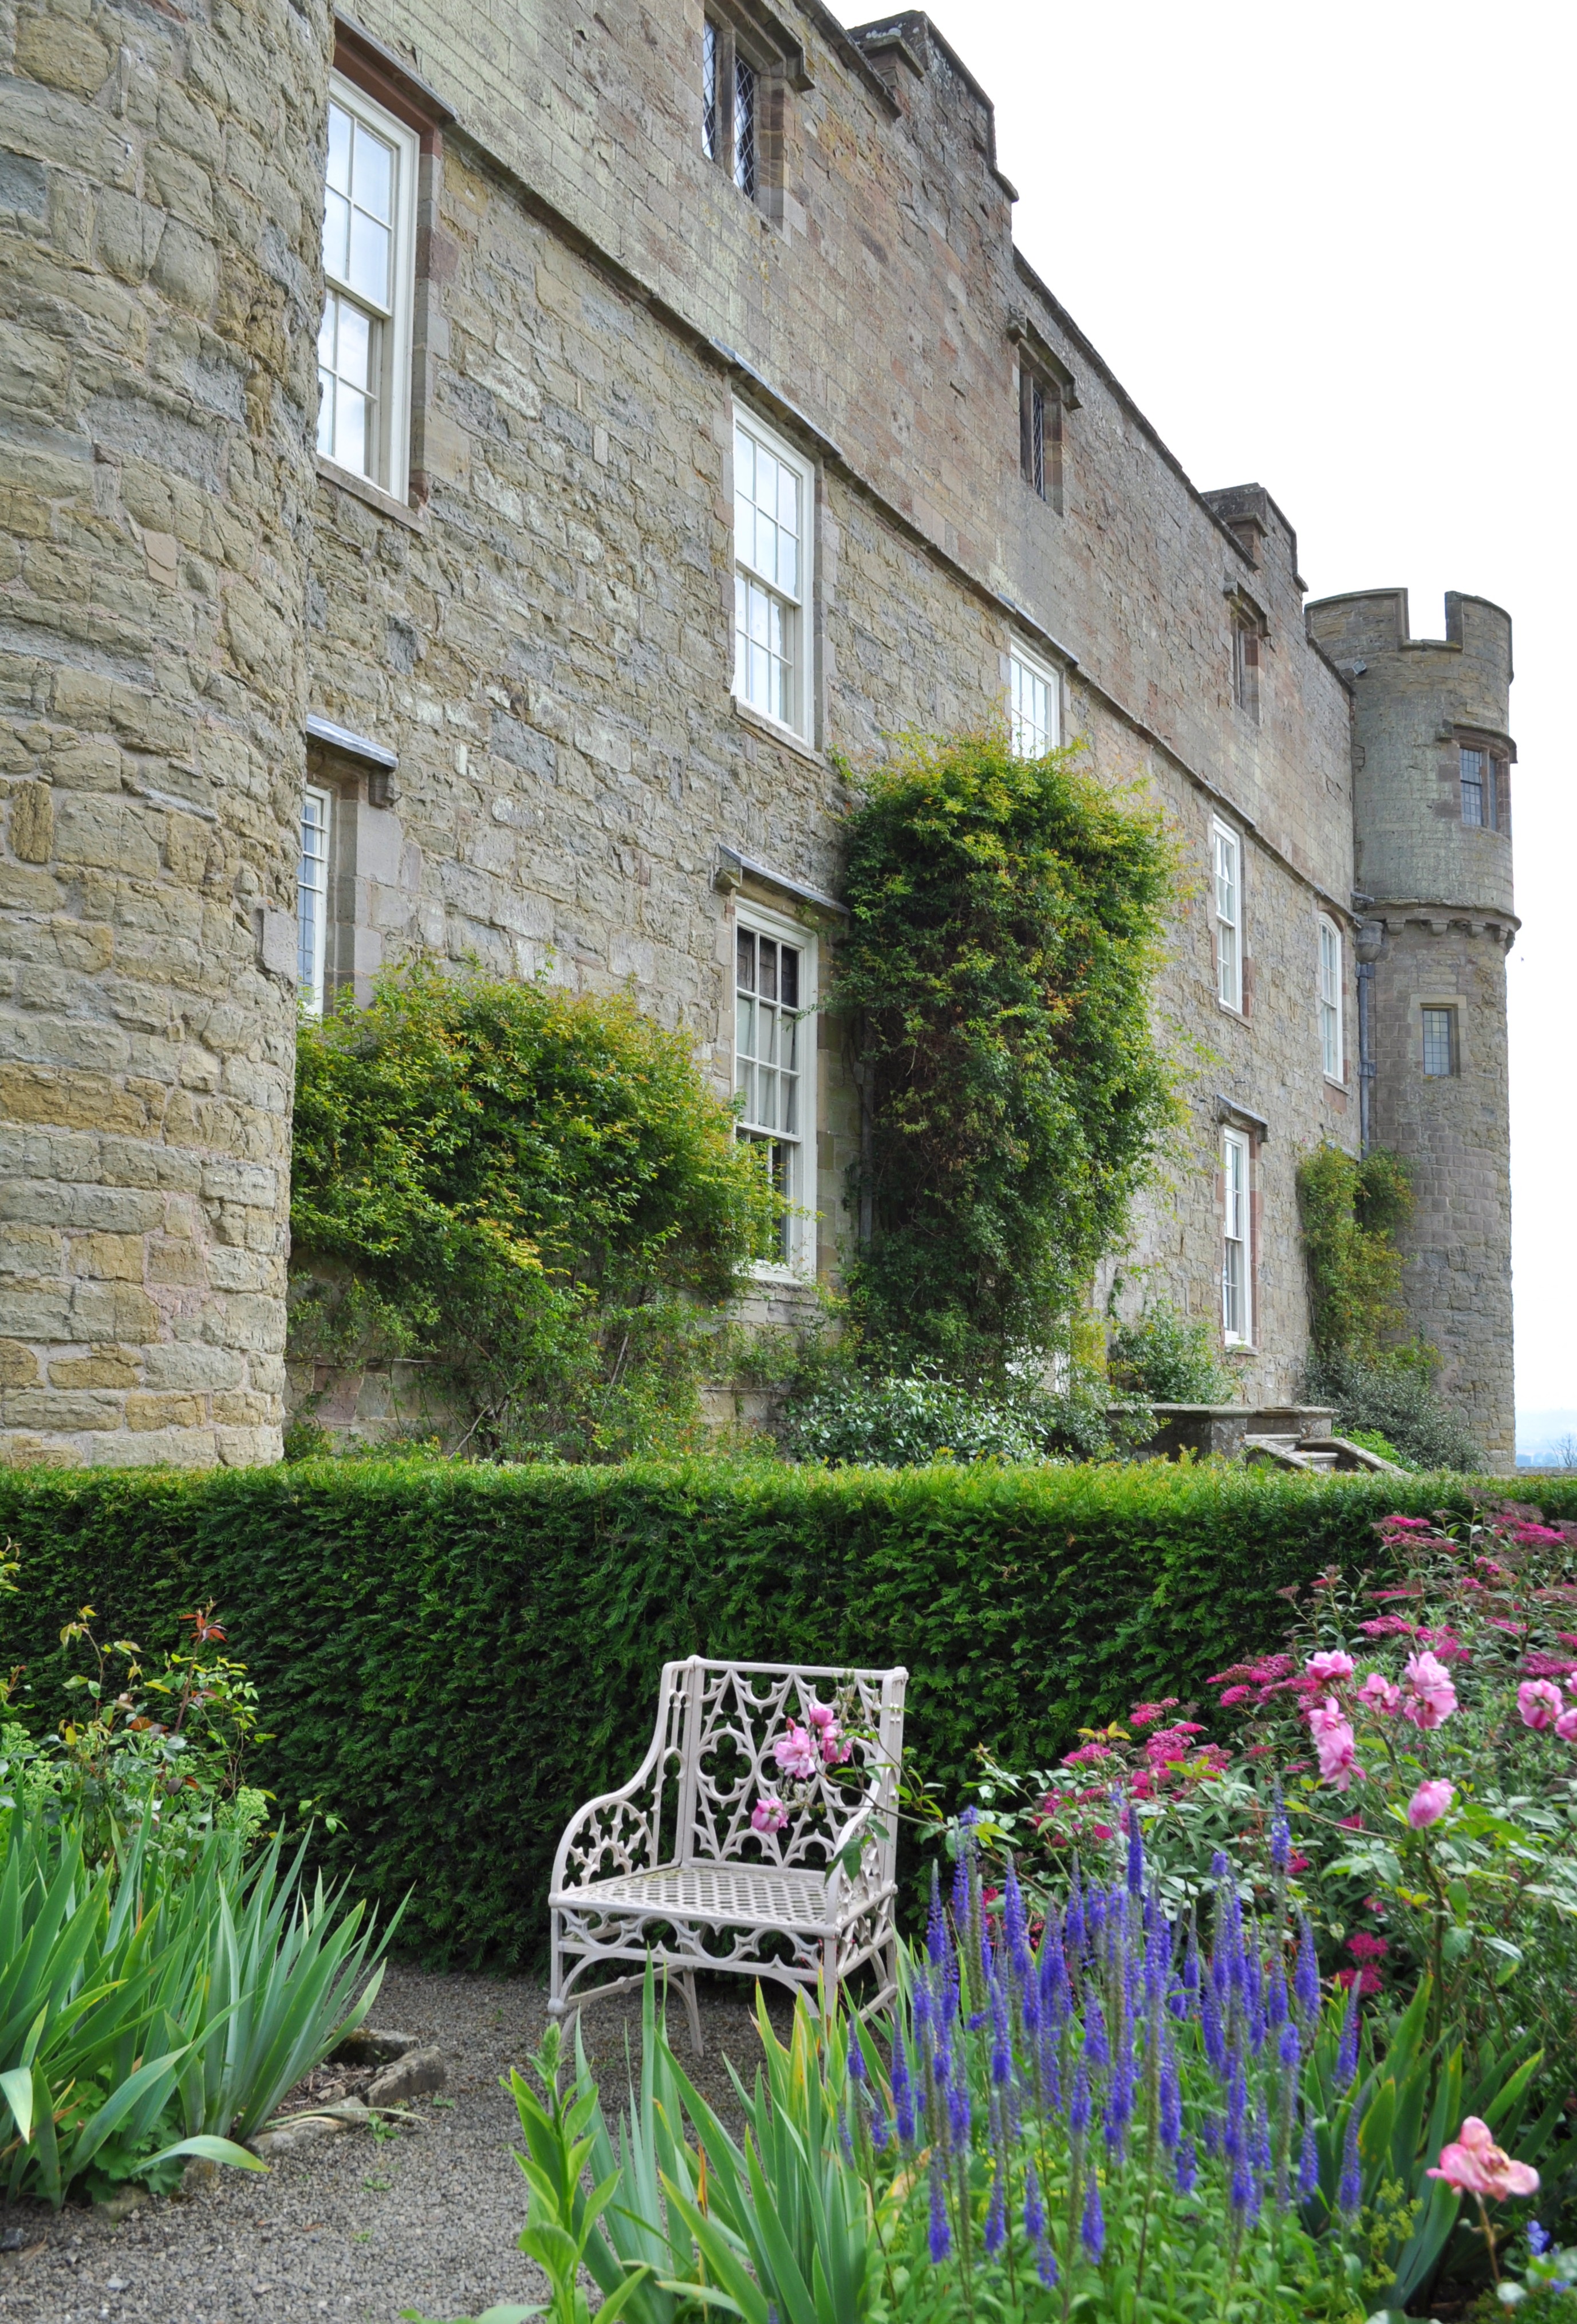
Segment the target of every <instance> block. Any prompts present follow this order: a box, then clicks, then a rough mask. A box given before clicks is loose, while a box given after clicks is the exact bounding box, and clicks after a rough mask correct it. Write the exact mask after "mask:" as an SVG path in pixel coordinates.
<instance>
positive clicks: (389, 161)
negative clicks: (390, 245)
mask: <svg viewBox="0 0 1577 2324" xmlns="http://www.w3.org/2000/svg"><path fill="white" fill-rule="evenodd" d="M350 197H351V199H352V201H353V202H355V206H356V208H357V209H359V210H366V211H368V212H369V213H370V215H371V216H372V217H375V218H382V219H383V223H384V225H385V226H386V225H387V224H388V223H389V220H390V219H391V218H392V216H393V214H394V212H393V201H394V153H393V149H392V147H391V146H388V145H385V144H384V143H383V139H382V138H381V137H375V136H374V134H373V133H372V131H371V130H370V129H366V128H364V127H363V125H362V124H361V123H360V122H359V121H358V122H357V124H356V133H355V144H354V145H353V147H352V149H351V180H350Z"/></svg>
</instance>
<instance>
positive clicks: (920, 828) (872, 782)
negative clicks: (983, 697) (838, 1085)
mask: <svg viewBox="0 0 1577 2324" xmlns="http://www.w3.org/2000/svg"><path fill="white" fill-rule="evenodd" d="M1077 759H1078V752H1077V750H1076V749H1069V750H1060V751H1053V752H1049V753H1047V756H1046V757H1044V758H1040V759H1033V760H1025V759H1019V758H1016V757H1015V756H1014V755H1013V752H1012V750H1011V747H1010V742H1009V739H1008V737H1007V735H1006V733H1001V732H995V731H993V732H990V733H982V734H974V735H966V736H964V737H960V738H954V739H949V740H939V739H936V738H932V737H926V736H910V737H908V738H906V739H904V740H902V741H901V742H899V744H898V745H897V746H896V747H895V749H894V750H893V752H892V754H891V755H890V757H889V758H888V759H887V760H886V761H884V762H883V763H882V764H881V765H880V766H878V767H876V768H874V769H872V770H870V771H869V772H868V773H866V774H865V775H864V776H863V777H862V779H861V781H860V785H859V797H858V800H857V803H856V805H855V806H854V807H853V812H852V814H851V816H850V818H849V825H848V872H847V879H846V884H845V895H846V899H847V901H848V905H849V910H850V915H851V925H850V930H849V934H848V936H847V937H846V939H845V941H844V943H843V944H842V945H841V946H840V947H839V954H838V959H837V963H836V967H835V976H834V981H833V986H832V993H831V1003H832V1005H833V1006H834V1007H835V1008H836V1009H839V1010H846V1011H850V1012H853V1014H854V1015H855V1017H856V1018H857V1019H858V1028H859V1042H860V1050H861V1056H862V1071H863V1073H864V1075H865V1082H864V1089H865V1102H866V1107H867V1115H868V1120H869V1125H870V1129H869V1137H868V1139H867V1140H866V1141H865V1151H864V1154H863V1158H862V1161H861V1162H860V1163H859V1165H857V1167H856V1169H855V1172H854V1174H853V1175H854V1183H853V1186H852V1188H851V1200H852V1203H853V1205H854V1206H855V1207H856V1208H857V1209H858V1210H859V1211H860V1213H862V1217H863V1218H864V1219H865V1220H866V1221H867V1222H868V1223H869V1229H870V1233H869V1239H868V1241H867V1242H866V1245H865V1247H864V1249H863V1250H862V1254H861V1256H860V1258H859V1259H858V1261H857V1263H856V1264H855V1266H854V1268H853V1278H852V1282H851V1286H850V1305H851V1313H852V1315H853V1320H854V1323H855V1327H856V1329H857V1331H858V1332H859V1333H860V1335H861V1337H862V1343H863V1345H864V1346H865V1348H866V1350H867V1351H868V1353H869V1354H870V1355H871V1356H872V1357H874V1358H876V1359H878V1360H881V1362H882V1363H884V1364H885V1365H886V1367H887V1368H889V1369H902V1368H906V1367H908V1366H912V1365H915V1364H922V1365H924V1364H933V1365H934V1364H940V1365H941V1366H942V1367H943V1368H944V1369H945V1370H946V1371H947V1372H948V1373H950V1374H951V1375H953V1376H954V1377H956V1378H960V1379H973V1380H983V1379H1000V1378H1001V1377H1003V1376H1004V1375H1010V1374H1011V1373H1012V1372H1013V1371H1014V1369H1015V1368H1018V1369H1022V1367H1023V1365H1024V1362H1025V1360H1026V1359H1027V1358H1030V1359H1033V1357H1034V1356H1036V1355H1037V1354H1041V1353H1044V1352H1046V1351H1049V1350H1051V1349H1053V1348H1060V1349H1061V1350H1063V1351H1065V1350H1066V1348H1067V1343H1068V1328H1067V1319H1068V1318H1069V1316H1070V1314H1072V1313H1073V1311H1074V1308H1075V1307H1077V1306H1079V1305H1082V1304H1083V1303H1084V1299H1085V1296H1086V1295H1087V1288H1088V1285H1089V1281H1090V1277H1091V1275H1092V1272H1093V1268H1094V1266H1095V1263H1096V1261H1097V1259H1099V1258H1100V1257H1101V1255H1102V1252H1103V1251H1104V1250H1107V1249H1108V1248H1109V1247H1110V1245H1111V1242H1112V1241H1113V1240H1114V1239H1115V1238H1116V1237H1117V1236H1118V1234H1119V1233H1120V1231H1121V1228H1122V1225H1123V1222H1124V1219H1125V1217H1126V1214H1127V1211H1128V1206H1129V1203H1130V1200H1131V1198H1132V1196H1133V1194H1134V1193H1135V1191H1136V1189H1137V1188H1138V1186H1139V1185H1140V1183H1141V1182H1142V1180H1143V1179H1144V1177H1145V1176H1146V1175H1147V1172H1148V1168H1149V1166H1150V1164H1151V1161H1152V1157H1154V1156H1155V1154H1156V1152H1157V1148H1158V1147H1159V1146H1160V1145H1161V1143H1162V1142H1163V1140H1164V1139H1165V1138H1166V1135H1167V1130H1168V1128H1169V1126H1170V1124H1171V1122H1172V1120H1173V1118H1174V1109H1175V1100H1174V1096H1173V1090H1172V1079H1171V1074H1170V1072H1169V1069H1168V1066H1167V1062H1166V1060H1165V1059H1164V1057H1163V1056H1162V1053H1161V1050H1160V1047H1159V1045H1158V1042H1157V1037H1156V1033H1155V1029H1154V1027H1153V1022H1152V1016H1151V1010H1150V986H1151V980H1152V976H1153V973H1154V970H1155V966H1156V963H1157V951H1158V943H1159V937H1160V934H1161V928H1162V924H1163V918H1164V915H1165V911H1166V908H1167V899H1168V897H1169V895H1170V893H1171V886H1172V855H1171V850H1170V847H1169V844H1168V842H1167V836H1166V834H1165V832H1164V830H1163V827H1162V824H1161V821H1160V818H1159V816H1158V815H1157V812H1156V811H1155V810H1154V809H1152V808H1150V807H1147V806H1144V805H1141V804H1139V802H1138V801H1136V800H1135V799H1133V798H1124V797H1122V796H1120V795H1117V794H1114V793H1112V792H1111V791H1110V790H1108V789H1106V788H1103V787H1102V785H1100V784H1099V783H1097V782H1096V781H1095V780H1094V779H1093V776H1092V775H1091V774H1090V773H1089V772H1088V771H1087V770H1084V769H1082V768H1081V767H1080V766H1079V765H1078V764H1077Z"/></svg>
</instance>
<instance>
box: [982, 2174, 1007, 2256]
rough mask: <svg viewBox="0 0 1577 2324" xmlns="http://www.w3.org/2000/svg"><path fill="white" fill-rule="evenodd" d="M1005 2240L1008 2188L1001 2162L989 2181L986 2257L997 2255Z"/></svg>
mask: <svg viewBox="0 0 1577 2324" xmlns="http://www.w3.org/2000/svg"><path fill="white" fill-rule="evenodd" d="M1007 2240H1008V2188H1007V2174H1006V2172H1004V2170H1003V2169H1002V2167H1001V2164H999V2165H998V2168H997V2175H996V2177H995V2178H994V2179H993V2180H992V2181H991V2201H990V2202H989V2203H988V2204H987V2206H986V2218H985V2247H986V2257H987V2258H988V2259H995V2258H996V2257H997V2256H998V2255H999V2254H1000V2253H1001V2250H1002V2248H1003V2246H1005V2245H1006V2243H1007Z"/></svg>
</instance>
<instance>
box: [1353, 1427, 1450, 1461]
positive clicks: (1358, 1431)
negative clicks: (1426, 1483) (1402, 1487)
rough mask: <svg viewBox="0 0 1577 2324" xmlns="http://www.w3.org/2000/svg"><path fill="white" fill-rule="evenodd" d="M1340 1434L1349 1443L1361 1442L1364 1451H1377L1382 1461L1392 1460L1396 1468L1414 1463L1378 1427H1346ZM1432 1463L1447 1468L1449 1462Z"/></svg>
mask: <svg viewBox="0 0 1577 2324" xmlns="http://www.w3.org/2000/svg"><path fill="white" fill-rule="evenodd" d="M1341 1434H1342V1435H1344V1436H1345V1437H1346V1439H1347V1441H1348V1443H1350V1444H1361V1445H1362V1447H1363V1449H1364V1451H1365V1452H1378V1453H1379V1457H1380V1459H1381V1460H1382V1461H1394V1462H1396V1464H1397V1468H1398V1469H1411V1468H1413V1467H1415V1466H1416V1463H1415V1462H1412V1461H1407V1460H1404V1458H1403V1457H1402V1455H1401V1453H1400V1452H1397V1448H1396V1446H1395V1445H1394V1444H1393V1443H1391V1440H1390V1438H1389V1437H1388V1436H1382V1435H1381V1434H1380V1432H1379V1429H1378V1428H1346V1429H1343V1430H1342V1432H1341ZM1434 1465H1435V1466H1436V1467H1440V1468H1449V1467H1450V1466H1451V1463H1450V1462H1436V1463H1435V1464H1434Z"/></svg>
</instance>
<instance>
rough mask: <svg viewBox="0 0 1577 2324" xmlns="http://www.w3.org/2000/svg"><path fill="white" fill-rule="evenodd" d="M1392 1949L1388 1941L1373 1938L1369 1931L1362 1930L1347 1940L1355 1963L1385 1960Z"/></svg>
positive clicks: (1383, 1938) (1381, 1938)
mask: <svg viewBox="0 0 1577 2324" xmlns="http://www.w3.org/2000/svg"><path fill="white" fill-rule="evenodd" d="M1390 1949H1391V1948H1390V1943H1389V1941H1388V1939H1387V1938H1385V1937H1371V1936H1370V1935H1369V1931H1368V1930H1367V1929H1360V1930H1359V1932H1358V1933H1357V1935H1356V1936H1351V1937H1349V1938H1348V1940H1347V1950H1348V1951H1349V1952H1350V1953H1351V1955H1352V1958H1353V1960H1355V1961H1378V1960H1384V1959H1385V1957H1386V1955H1387V1954H1388V1952H1389V1951H1390Z"/></svg>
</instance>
